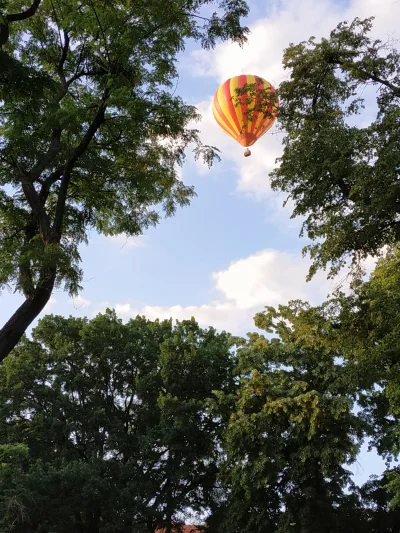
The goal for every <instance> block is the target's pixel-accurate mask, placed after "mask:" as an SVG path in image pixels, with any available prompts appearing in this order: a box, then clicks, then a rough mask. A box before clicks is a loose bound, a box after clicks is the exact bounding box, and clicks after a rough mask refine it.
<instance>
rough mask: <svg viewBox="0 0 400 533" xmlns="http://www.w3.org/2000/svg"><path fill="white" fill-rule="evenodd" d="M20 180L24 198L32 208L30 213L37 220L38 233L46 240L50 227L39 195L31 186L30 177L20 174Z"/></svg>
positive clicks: (47, 239) (48, 237) (49, 233)
mask: <svg viewBox="0 0 400 533" xmlns="http://www.w3.org/2000/svg"><path fill="white" fill-rule="evenodd" d="M20 180H21V183H22V190H23V191H24V194H25V198H26V199H27V201H28V204H29V206H30V208H31V209H32V213H33V215H34V217H35V219H36V221H37V224H38V226H39V229H40V233H41V234H42V236H43V238H44V240H45V241H47V242H48V241H49V239H50V235H51V227H50V221H49V217H48V216H47V213H46V210H45V208H44V206H43V203H42V202H41V200H40V197H39V195H38V193H37V192H36V189H35V187H34V186H33V183H32V180H31V178H30V177H29V176H26V175H21V176H20Z"/></svg>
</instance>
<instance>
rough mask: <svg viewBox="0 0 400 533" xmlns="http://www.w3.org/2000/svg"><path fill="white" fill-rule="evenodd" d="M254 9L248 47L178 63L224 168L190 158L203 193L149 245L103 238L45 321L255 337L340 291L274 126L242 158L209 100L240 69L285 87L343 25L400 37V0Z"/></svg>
mask: <svg viewBox="0 0 400 533" xmlns="http://www.w3.org/2000/svg"><path fill="white" fill-rule="evenodd" d="M250 8H251V13H250V17H249V19H248V21H247V24H248V25H249V27H250V29H251V35H250V38H249V43H248V44H247V45H245V46H244V48H243V49H240V48H239V47H238V46H236V45H232V44H230V43H224V44H222V45H218V46H217V47H216V49H215V50H213V51H202V50H199V49H198V46H197V45H196V44H194V43H189V45H188V47H187V49H186V51H185V53H183V54H181V56H180V62H179V74H180V80H179V85H178V89H177V92H178V93H179V94H180V95H181V96H182V97H183V98H184V99H185V100H186V101H187V102H188V103H190V104H193V105H196V106H197V107H198V108H199V110H200V112H201V114H202V115H203V120H202V122H201V123H200V124H199V125H198V127H199V129H200V130H201V137H202V139H203V141H204V142H205V143H207V144H214V145H216V146H218V147H219V148H220V149H221V151H222V162H221V163H219V164H215V166H213V167H212V169H211V170H208V169H207V168H206V167H204V166H202V165H201V164H200V163H195V162H194V161H193V160H192V157H191V154H188V161H187V163H186V164H185V166H184V167H183V170H182V179H183V181H184V182H185V183H188V184H193V185H194V186H195V188H196V192H197V195H198V197H197V198H195V199H194V200H193V203H192V205H191V207H189V208H186V209H183V210H179V211H178V212H177V214H176V216H175V217H174V218H172V219H168V220H164V221H163V222H162V223H161V224H160V225H159V226H158V227H157V228H156V229H151V230H149V231H148V232H147V233H146V235H144V236H143V237H140V238H139V239H136V240H135V241H133V240H131V239H128V240H127V239H126V238H125V237H123V236H121V237H118V238H104V237H101V236H99V235H97V234H93V235H92V236H91V239H90V243H89V247H84V248H82V259H83V267H84V272H85V276H84V283H83V291H82V292H81V294H80V295H79V297H78V298H77V299H75V300H70V299H69V298H68V296H67V295H65V294H63V293H61V292H55V293H54V295H53V298H52V300H51V301H50V303H49V304H48V306H47V308H46V309H45V311H44V313H43V314H45V313H48V312H52V313H58V314H63V315H69V314H72V315H76V316H79V315H86V316H89V317H91V316H94V315H95V314H96V313H97V312H99V311H103V310H104V309H105V308H106V307H107V306H108V307H112V308H115V309H116V310H117V312H118V314H119V315H120V316H121V317H122V318H124V319H128V318H129V317H132V316H135V315H136V314H138V313H139V314H145V315H147V316H148V317H149V318H151V319H154V318H157V317H159V318H166V317H170V316H172V317H175V318H178V319H182V318H190V317H191V316H194V317H195V318H197V319H198V320H199V322H200V323H201V324H202V325H204V326H208V325H213V326H215V327H217V328H218V329H227V330H229V331H231V332H232V333H235V334H245V333H246V332H247V331H250V330H251V329H252V317H253V315H254V314H255V312H257V311H259V310H261V309H262V308H263V306H265V305H277V304H279V303H286V302H287V301H288V300H289V299H292V298H302V299H306V300H310V301H312V302H313V303H318V302H319V301H321V300H322V299H323V298H324V297H325V296H326V295H327V294H328V293H329V292H331V291H332V289H333V288H334V286H335V284H334V283H332V282H327V281H326V279H325V276H324V274H323V273H321V274H319V275H318V276H317V277H316V278H315V279H314V280H313V282H311V283H308V284H307V283H306V282H305V276H306V273H307V270H308V266H309V262H308V259H302V257H301V248H302V246H303V245H304V244H305V242H306V241H304V240H303V241H302V242H301V241H300V239H299V238H298V233H299V228H300V221H293V220H290V213H291V211H290V207H288V208H286V209H284V208H282V202H283V199H284V198H283V197H282V196H280V195H278V194H276V193H273V192H272V191H271V190H270V187H269V179H268V173H269V172H270V171H271V170H272V168H273V167H274V162H275V158H276V157H277V156H279V154H280V151H281V141H282V135H281V134H277V133H276V130H271V133H268V134H267V135H265V136H264V137H263V138H262V139H261V140H260V141H259V142H258V143H257V144H256V145H255V147H254V149H253V148H252V152H253V154H252V156H251V157H250V158H244V157H243V148H242V147H241V146H239V145H238V144H236V143H235V142H234V141H233V140H232V139H230V138H229V137H227V136H225V134H224V133H223V132H222V131H220V130H219V128H218V126H217V125H216V124H215V122H214V120H213V117H212V112H211V99H212V96H213V94H214V92H215V90H216V89H217V88H218V86H219V84H220V83H221V82H222V81H224V80H225V79H226V78H228V77H231V76H234V75H238V74H241V73H249V74H250V73H251V74H256V75H259V76H261V77H264V78H266V79H267V80H269V81H270V82H271V83H272V84H274V85H278V84H279V82H280V81H282V79H284V76H285V75H286V74H285V73H284V72H283V70H282V67H281V59H282V52H283V49H284V48H285V47H286V46H287V45H288V44H289V43H290V42H299V41H301V40H304V39H308V38H309V37H310V36H311V35H315V36H316V37H317V38H318V37H321V36H323V35H324V36H327V35H328V34H329V31H330V30H332V29H333V28H334V27H335V26H336V24H337V23H338V22H340V21H343V20H349V21H351V20H353V18H355V17H356V16H358V17H360V18H362V17H369V16H375V17H376V21H375V27H374V34H375V35H376V36H377V37H380V38H382V39H387V38H388V37H390V36H394V37H396V36H397V37H398V36H399V31H398V29H397V27H396V23H398V20H400V2H396V1H394V0H353V1H350V2H343V1H337V2H334V1H327V0H321V1H319V2H315V1H311V0H285V1H277V2H275V1H272V2H266V1H265V0H252V1H251V2H250ZM367 111H368V110H367ZM20 301H21V298H20V297H19V296H18V295H16V294H9V293H3V294H2V295H1V300H0V321H1V322H2V323H4V321H5V320H6V319H7V318H8V317H9V316H10V314H11V313H12V311H13V310H14V309H15V308H16V307H17V306H18V304H19V303H20ZM380 466H381V462H380V461H379V460H378V459H377V458H374V457H373V455H372V454H367V453H365V452H364V453H362V454H361V456H360V460H359V464H358V465H356V466H355V468H354V470H355V472H356V480H357V481H358V482H361V481H363V480H365V479H366V478H367V477H368V475H369V474H370V473H373V472H376V471H377V469H379V468H380Z"/></svg>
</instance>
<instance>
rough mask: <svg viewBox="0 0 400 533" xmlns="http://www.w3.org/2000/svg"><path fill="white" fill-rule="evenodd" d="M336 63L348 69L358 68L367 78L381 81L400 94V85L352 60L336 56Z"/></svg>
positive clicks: (396, 93) (377, 81)
mask: <svg viewBox="0 0 400 533" xmlns="http://www.w3.org/2000/svg"><path fill="white" fill-rule="evenodd" d="M336 63H337V64H338V65H340V66H341V67H342V68H344V69H346V70H349V69H356V71H358V72H359V73H360V74H362V75H363V76H365V77H366V78H369V79H370V80H372V81H375V82H376V83H380V84H381V85H385V87H388V88H389V89H391V90H392V91H393V93H394V94H395V95H397V96H400V87H397V86H396V85H393V83H390V81H388V80H384V79H383V78H381V77H379V76H377V75H376V74H374V73H372V72H368V71H367V70H365V69H363V68H362V67H359V66H357V65H355V64H354V63H351V62H350V63H347V62H346V61H342V60H341V59H338V58H336Z"/></svg>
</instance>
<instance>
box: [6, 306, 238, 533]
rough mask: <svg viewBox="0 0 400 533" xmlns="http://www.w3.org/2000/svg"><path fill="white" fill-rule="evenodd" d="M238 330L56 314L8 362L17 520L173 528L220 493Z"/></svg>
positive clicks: (19, 528)
mask: <svg viewBox="0 0 400 533" xmlns="http://www.w3.org/2000/svg"><path fill="white" fill-rule="evenodd" d="M233 365H234V360H233V358H232V355H231V354H230V351H229V345H228V335H227V334H226V333H216V332H215V331H214V330H213V329H207V330H203V329H201V328H199V326H198V325H197V324H196V322H195V321H194V320H191V321H184V322H181V323H177V324H176V325H172V321H164V322H158V321H156V322H150V321H148V320H146V319H144V318H140V317H138V318H136V319H135V320H131V321H129V322H128V323H127V324H126V325H123V324H122V322H121V321H120V320H118V319H117V317H116V316H115V313H111V312H107V313H106V314H105V315H98V316H97V317H96V318H95V319H93V320H91V321H88V320H87V319H79V318H68V319H65V318H62V317H59V316H48V317H45V318H44V319H42V320H41V321H40V322H39V325H38V326H37V327H36V328H35V329H34V331H33V341H29V340H27V339H24V340H23V342H22V343H21V344H20V345H19V346H18V347H17V348H16V349H15V353H13V355H10V356H9V357H7V358H6V360H5V361H4V363H3V365H2V366H1V367H0V403H1V406H0V422H1V423H0V461H1V467H0V517H1V518H0V524H1V531H4V532H5V533H6V532H11V531H12V532H13V533H14V532H15V533H19V532H21V533H22V532H24V533H31V532H32V533H33V532H39V531H40V532H42V533H50V532H51V533H106V532H107V533H109V532H113V533H134V532H135V533H140V532H144V533H154V531H155V530H156V529H158V528H166V531H170V528H171V525H172V524H173V523H176V522H178V523H179V519H180V517H182V514H185V513H187V509H188V508H190V509H192V510H193V511H198V512H199V511H203V512H204V511H205V510H206V509H207V505H208V503H209V502H210V501H211V499H212V497H213V491H214V487H215V483H216V481H215V480H216V476H217V464H218V461H219V456H220V453H221V452H220V450H219V447H218V442H219V440H220V438H221V432H222V424H221V421H220V420H219V419H218V418H216V417H214V416H213V415H212V414H211V412H210V410H209V408H208V402H209V399H210V398H211V397H212V392H213V390H221V391H226V392H229V391H230V390H231V389H232V387H233V386H234V384H233V378H232V368H233Z"/></svg>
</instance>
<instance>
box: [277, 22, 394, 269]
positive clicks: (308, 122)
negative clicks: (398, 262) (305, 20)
mask: <svg viewBox="0 0 400 533" xmlns="http://www.w3.org/2000/svg"><path fill="white" fill-rule="evenodd" d="M371 28H372V19H366V20H359V19H355V20H354V21H353V22H352V23H351V24H347V23H341V24H339V26H338V27H337V28H336V29H335V30H334V31H332V33H331V35H330V38H329V39H322V40H321V42H319V43H318V42H316V41H315V39H314V38H311V39H310V40H309V41H307V42H302V43H300V44H297V45H293V44H292V45H290V46H289V48H287V49H286V51H285V54H284V58H283V64H284V67H285V68H286V69H288V70H289V71H290V77H289V80H288V81H285V82H283V83H282V84H281V86H280V88H279V97H280V102H281V107H280V111H279V120H280V123H281V126H282V128H283V130H284V131H285V134H286V136H285V139H284V152H283V156H282V157H281V158H280V160H279V162H280V165H279V167H278V168H277V169H276V170H275V171H274V172H273V173H272V187H273V188H274V189H276V190H281V191H284V192H286V193H288V197H289V198H291V199H292V200H293V201H294V204H295V208H294V211H293V216H294V217H295V216H301V217H305V219H304V223H303V232H306V233H307V234H308V236H309V237H310V238H311V240H312V241H314V243H313V244H311V245H309V246H307V247H306V248H305V252H307V251H308V252H309V253H310V255H311V258H312V259H313V266H312V268H311V270H310V275H311V276H312V275H313V274H314V273H315V271H316V270H317V269H319V268H325V267H326V266H329V265H330V267H331V273H332V274H335V273H336V272H337V270H338V269H339V268H340V267H341V266H342V265H343V264H344V262H345V260H346V259H348V258H349V257H350V258H352V260H353V263H356V262H357V260H358V259H359V258H360V257H361V258H362V257H365V256H367V255H368V254H376V253H377V252H379V250H380V248H382V247H383V246H384V245H387V244H393V243H395V242H397V241H398V240H399V238H400V233H399V228H400V226H399V224H400V223H399V213H400V203H399V191H400V188H399V187H400V185H399V169H400V128H399V120H400V70H399V65H400V55H399V52H398V50H396V49H395V48H393V47H392V46H390V43H383V42H381V41H379V40H372V39H371V38H370V37H369V36H368V34H369V32H370V30H371ZM368 85H372V86H373V87H374V88H376V91H377V97H376V106H377V115H376V119H375V120H374V121H373V122H372V123H370V124H369V125H365V126H356V125H354V122H355V121H354V117H355V116H357V115H359V114H360V113H362V110H363V108H364V106H365V101H364V98H363V91H364V89H365V88H366V86H368ZM360 118H362V117H361V116H360ZM367 121H368V115H367V116H366V117H365V119H364V120H363V122H364V124H365V123H366V122H367Z"/></svg>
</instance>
